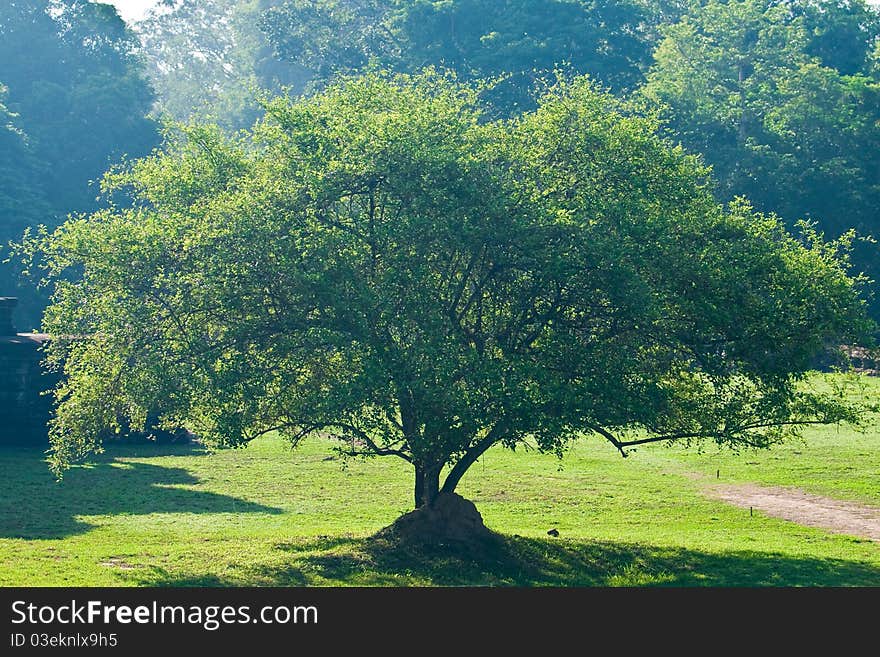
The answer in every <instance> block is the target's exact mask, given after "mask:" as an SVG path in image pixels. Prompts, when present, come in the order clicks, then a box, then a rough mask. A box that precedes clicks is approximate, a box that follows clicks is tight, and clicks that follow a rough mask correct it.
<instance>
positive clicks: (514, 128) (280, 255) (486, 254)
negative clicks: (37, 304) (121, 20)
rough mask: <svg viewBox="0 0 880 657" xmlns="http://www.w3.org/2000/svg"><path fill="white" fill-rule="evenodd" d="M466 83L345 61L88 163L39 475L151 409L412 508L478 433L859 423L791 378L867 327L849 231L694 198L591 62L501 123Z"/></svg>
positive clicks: (50, 251)
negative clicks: (252, 114)
mask: <svg viewBox="0 0 880 657" xmlns="http://www.w3.org/2000/svg"><path fill="white" fill-rule="evenodd" d="M478 98H479V95H478V93H477V92H476V91H475V90H473V89H472V88H471V87H469V86H467V85H461V84H459V83H457V82H454V81H452V80H450V79H448V78H446V77H444V76H442V75H438V74H435V73H427V74H425V75H422V76H419V77H416V78H410V77H396V78H388V77H385V76H373V75H371V76H366V77H363V78H355V79H345V80H343V81H341V82H338V83H334V84H332V85H331V86H330V87H329V88H328V89H327V90H326V91H324V92H322V93H320V94H317V95H315V96H312V97H310V98H308V99H305V100H300V101H296V102H291V101H288V100H284V99H278V100H275V101H273V102H271V103H269V104H268V105H267V107H266V112H267V118H266V120H265V121H263V122H262V123H260V124H259V125H258V126H257V127H256V128H255V129H254V130H253V131H252V132H251V133H248V134H244V135H240V136H238V137H236V138H235V139H229V138H224V137H223V136H222V135H221V133H220V131H219V130H218V129H216V128H211V127H209V126H195V127H190V128H187V129H185V130H183V131H181V132H180V133H179V134H177V135H176V137H174V138H173V139H172V140H171V141H170V142H169V143H168V144H166V146H165V148H164V149H163V150H162V151H161V152H159V153H157V154H155V155H154V156H152V157H149V158H146V159H142V160H140V161H137V162H135V163H133V164H132V165H131V166H130V167H129V168H128V169H127V170H125V171H121V172H117V173H116V174H114V175H111V176H109V177H108V178H107V179H106V181H105V184H106V186H107V187H108V188H109V189H112V190H115V191H116V193H117V194H119V193H121V192H122V191H127V192H128V193H129V194H130V195H131V200H132V203H133V205H132V207H130V208H129V209H120V208H115V207H110V208H108V209H105V210H102V211H100V212H97V213H95V214H93V215H91V216H88V217H82V218H79V219H77V220H75V221H70V222H68V223H67V224H65V225H64V226H63V227H61V228H60V229H59V230H57V231H56V232H55V233H53V234H51V235H46V236H45V237H44V238H43V239H42V241H41V242H40V244H39V250H40V251H41V253H42V255H43V257H44V258H45V261H46V264H47V266H48V268H49V274H50V276H51V277H52V278H53V279H54V280H56V281H58V287H57V290H56V292H55V297H54V303H53V305H52V306H51V308H50V309H49V312H48V315H47V328H48V329H49V330H50V331H51V332H53V333H54V334H56V335H65V336H79V337H78V338H77V339H71V340H56V341H55V342H53V343H52V351H51V356H52V358H53V360H54V362H55V363H57V364H63V367H64V370H65V372H66V374H67V381H66V383H64V384H63V385H62V386H61V387H60V388H59V390H58V401H59V407H58V415H57V419H56V420H55V422H54V424H53V426H52V432H51V434H52V443H53V454H54V455H53V459H54V464H55V467H56V468H58V469H62V468H63V467H64V466H66V465H68V464H69V463H70V462H71V461H73V460H75V459H78V458H81V457H83V456H85V455H86V454H88V453H90V452H91V451H93V450H95V449H99V446H100V445H99V436H101V435H102V434H104V433H105V432H106V431H107V430H108V429H112V428H113V427H115V426H118V425H119V422H120V420H121V419H122V418H125V419H126V421H128V420H130V421H132V422H133V423H134V424H135V425H137V424H138V423H139V422H140V423H142V422H143V421H144V419H145V417H146V415H147V413H148V412H149V411H150V410H151V409H156V408H161V409H162V410H163V411H164V412H165V414H166V417H167V419H168V421H169V422H171V423H174V424H183V425H185V426H187V427H188V428H190V429H192V430H194V431H195V432H197V433H198V434H199V435H200V436H203V437H204V438H205V439H206V440H209V441H211V442H213V443H214V444H219V445H240V444H244V443H246V442H247V441H249V440H251V439H252V438H254V437H255V436H257V435H260V434H261V433H263V432H267V431H270V430H279V431H281V432H282V433H284V434H285V435H287V436H288V437H290V438H291V439H292V440H293V441H294V442H295V441H296V440H298V439H299V438H301V437H303V436H305V435H309V434H311V433H313V432H322V433H326V434H329V435H332V436H335V437H337V438H339V440H340V441H341V445H342V447H341V449H342V451H343V452H344V453H347V454H352V455H356V454H366V455H370V454H373V455H394V456H398V457H401V458H403V459H405V460H406V461H408V462H410V463H411V464H412V465H413V467H414V470H415V479H416V485H415V500H416V504H417V506H418V505H424V504H427V503H429V502H430V501H431V500H432V499H434V497H435V496H436V495H437V494H438V492H439V491H441V490H445V491H451V490H453V489H454V488H455V486H456V484H457V482H458V480H459V479H460V477H461V475H462V474H463V473H464V472H465V471H466V470H467V468H468V467H469V466H470V465H472V464H473V463H474V462H475V460H476V459H477V458H478V457H479V456H480V455H481V454H482V453H483V452H485V450H486V449H488V447H490V446H491V445H493V444H496V443H503V444H505V445H508V446H510V447H515V446H517V445H521V444H531V445H533V446H537V447H538V448H539V449H541V450H545V451H554V452H561V451H562V450H563V449H564V447H565V445H566V443H567V442H568V440H569V439H570V438H572V437H573V436H575V435H577V434H578V433H580V432H587V433H594V434H598V435H601V436H603V437H604V438H606V439H607V440H609V441H611V442H612V443H613V444H614V445H615V446H617V447H618V448H619V449H620V450H621V451H622V452H623V451H625V449H626V448H627V447H628V446H630V445H634V444H639V443H641V442H645V441H652V440H669V439H677V440H681V441H690V440H697V439H700V438H708V439H712V440H715V441H717V442H719V443H723V444H730V445H733V446H742V445H750V446H761V445H767V444H770V443H772V442H773V441H775V440H777V439H779V438H781V437H782V436H784V435H786V434H787V433H788V431H789V430H790V429H791V428H792V427H795V426H797V425H798V424H800V423H811V422H835V421H838V420H856V419H857V417H858V415H857V412H856V410H855V409H853V408H852V407H850V406H848V405H847V404H846V403H845V402H844V401H843V400H842V399H840V398H837V397H835V396H834V395H832V394H820V393H818V392H808V391H805V390H802V389H800V388H798V383H799V382H800V381H801V379H802V378H803V375H804V373H805V372H806V371H807V370H808V369H809V367H810V365H811V362H812V359H813V357H814V356H815V355H816V354H817V353H819V352H820V351H821V350H822V349H823V348H824V347H825V346H826V345H828V344H839V343H840V341H842V340H856V339H859V338H860V337H862V335H863V332H864V331H865V330H866V329H867V326H868V325H867V322H866V321H865V320H864V317H863V308H862V302H861V301H860V300H859V298H858V295H857V289H856V287H857V286H856V283H855V282H854V281H853V280H852V279H850V278H849V277H848V276H847V274H846V271H845V251H846V246H847V245H846V241H845V240H844V241H841V242H835V243H824V242H823V241H822V240H821V239H820V238H819V236H818V235H816V234H815V233H812V232H810V231H809V230H806V231H805V232H804V234H803V235H802V237H801V238H795V237H792V236H791V235H789V234H787V233H786V232H785V230H784V229H783V227H782V226H781V224H780V223H779V221H778V220H777V219H776V218H774V217H773V216H771V215H765V214H759V213H755V212H753V211H752V210H751V208H749V206H748V205H747V204H746V203H745V202H743V201H739V202H736V203H733V204H731V205H729V206H722V205H719V204H717V203H716V202H715V201H714V200H713V198H712V195H711V191H710V189H711V188H710V185H709V181H708V177H707V171H706V170H705V169H704V167H703V166H702V165H701V164H700V163H699V161H698V160H697V159H696V158H694V157H692V156H689V155H686V154H685V153H683V152H682V151H681V150H680V149H678V148H673V147H672V146H671V145H670V144H669V143H668V142H667V141H665V140H663V139H662V138H661V137H659V136H658V135H657V131H658V128H659V126H658V123H657V121H656V119H655V118H653V117H652V116H651V115H650V114H646V113H645V112H644V111H643V110H642V109H640V108H639V106H637V105H634V104H629V103H625V102H622V101H620V100H617V99H615V98H614V97H613V96H610V95H608V94H606V93H603V92H601V91H599V90H597V89H596V87H595V86H594V85H593V84H592V83H590V82H589V81H587V80H584V79H577V80H574V81H570V82H559V83H558V84H557V85H555V86H554V87H553V88H552V89H551V90H550V91H549V92H548V93H547V94H546V95H545V96H544V97H543V98H542V99H541V101H540V107H539V109H538V110H536V111H534V112H530V113H527V114H525V115H523V116H522V117H520V118H515V119H509V120H486V119H485V118H484V117H482V116H481V104H480V102H479V99H478ZM68 272H76V274H77V276H76V277H75V278H74V279H72V280H70V281H67V280H66V278H65V277H66V275H67V274H68ZM446 467H448V468H449V470H447V471H446V472H447V474H446V477H445V480H444V481H443V482H442V483H441V480H440V475H441V471H443V469H444V468H446Z"/></svg>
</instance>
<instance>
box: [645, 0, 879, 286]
mask: <svg viewBox="0 0 880 657" xmlns="http://www.w3.org/2000/svg"><path fill="white" fill-rule="evenodd" d="M878 28H880V25H878V14H877V12H876V11H875V10H872V9H868V8H867V7H866V6H865V5H864V3H862V2H860V1H859V0H854V1H853V2H845V3H838V2H825V1H822V2H783V3H780V2H774V1H770V0H730V1H724V2H722V1H720V0H710V1H709V2H706V3H701V4H699V5H694V6H693V7H692V9H691V11H690V12H689V13H688V14H686V15H685V16H684V17H683V18H682V20H681V21H680V22H678V23H676V24H674V25H671V26H668V27H666V28H665V30H664V34H665V39H664V40H663V41H662V42H661V43H660V45H659V46H658V48H657V51H656V53H655V65H654V68H653V69H652V70H651V72H650V73H649V76H648V84H647V85H646V87H645V89H644V93H645V94H646V95H647V96H649V97H651V98H654V99H656V100H659V101H660V102H662V103H663V104H664V106H665V108H666V110H665V120H666V124H667V125H668V126H669V128H670V130H671V132H672V133H673V135H674V136H675V138H676V139H678V140H680V141H681V143H682V144H684V145H685V147H686V148H688V149H689V150H691V151H692V152H698V153H702V154H703V155H704V157H705V159H706V162H707V163H709V164H711V165H712V167H713V172H714V175H715V177H716V178H717V180H718V184H719V194H720V196H721V198H722V199H731V198H733V197H735V196H736V195H740V194H743V195H746V196H748V198H749V199H751V200H752V202H754V203H755V205H756V206H757V207H758V208H759V209H761V210H764V211H771V210H772V211H774V212H777V213H778V214H780V215H781V216H782V217H783V218H784V219H786V220H787V221H788V223H789V226H792V225H793V224H794V222H795V221H797V220H800V219H804V218H806V219H810V220H814V221H817V222H819V224H820V226H821V227H822V229H823V230H824V231H826V232H827V233H829V234H830V235H839V234H842V233H843V232H845V231H847V230H848V229H850V228H853V227H855V228H857V229H858V230H859V232H860V233H861V234H862V235H873V236H875V237H876V236H877V233H878V230H880V214H878V208H880V79H878V78H877V77H876V76H874V75H872V74H871V73H870V70H869V69H870V66H869V62H870V60H871V52H872V50H873V47H874V44H875V43H877V38H878V35H880V31H878ZM859 247H860V248H859V250H858V257H857V258H856V262H857V264H858V265H859V267H860V268H862V269H866V270H868V271H869V273H871V274H872V276H874V277H876V275H878V274H880V269H878V268H877V265H876V263H877V261H878V255H880V253H878V251H877V249H876V247H874V246H870V245H868V244H860V245H859Z"/></svg>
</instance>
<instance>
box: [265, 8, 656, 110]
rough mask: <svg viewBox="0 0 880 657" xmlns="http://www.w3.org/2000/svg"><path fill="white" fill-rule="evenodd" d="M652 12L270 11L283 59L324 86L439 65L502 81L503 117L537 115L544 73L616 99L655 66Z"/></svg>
mask: <svg viewBox="0 0 880 657" xmlns="http://www.w3.org/2000/svg"><path fill="white" fill-rule="evenodd" d="M649 13H650V12H649V11H648V10H647V8H646V7H645V6H643V5H642V4H641V3H640V2H638V1H636V0H627V1H625V2H620V1H614V2H611V1H609V0H589V1H584V0H551V1H549V2H548V1H547V0H516V1H512V0H453V1H451V2H432V1H427V0H406V1H403V2H389V1H388V0H293V1H288V2H285V3H281V4H279V6H277V7H273V8H271V9H270V10H269V11H267V12H265V14H264V15H263V19H262V26H263V29H264V30H265V32H266V33H267V34H268V36H269V39H270V41H271V43H272V44H273V46H274V48H275V51H276V53H277V55H278V57H279V58H281V59H283V60H285V61H291V62H297V63H299V64H301V65H303V66H305V67H306V68H308V69H309V70H311V71H312V72H313V75H314V77H315V79H316V81H317V82H318V83H319V84H320V83H326V81H328V80H331V79H332V78H333V76H335V75H338V74H351V73H356V72H359V71H363V70H366V69H368V68H369V67H371V66H377V65H378V66H381V67H384V68H389V69H393V70H397V71H408V72H415V71H419V70H421V69H422V68H424V67H426V66H442V67H444V68H447V69H449V70H452V71H455V72H456V74H457V75H458V76H459V77H460V78H462V79H483V78H498V79H499V80H500V81H499V82H498V84H496V86H495V87H494V89H493V91H492V92H491V94H489V97H491V99H492V101H493V104H494V105H495V106H496V107H497V109H498V110H499V111H501V112H505V113H516V112H520V111H524V110H527V109H531V108H533V107H534V94H535V88H536V86H537V85H538V84H539V82H540V81H542V79H543V76H544V75H545V74H546V73H547V72H552V71H553V70H554V69H555V68H556V67H558V66H565V67H567V68H568V69H569V70H571V71H573V72H577V73H589V74H590V75H592V76H593V77H594V78H596V79H597V80H599V81H601V82H602V83H604V84H605V85H607V86H609V87H612V88H614V89H615V90H618V91H625V90H630V89H632V88H634V87H635V86H637V85H638V84H639V83H640V82H641V81H642V72H643V70H644V69H645V68H647V65H648V63H649V61H650V52H651V43H650V38H651V36H652V30H649V29H648V28H647V24H648V23H649Z"/></svg>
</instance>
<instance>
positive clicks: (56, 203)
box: [0, 0, 159, 328]
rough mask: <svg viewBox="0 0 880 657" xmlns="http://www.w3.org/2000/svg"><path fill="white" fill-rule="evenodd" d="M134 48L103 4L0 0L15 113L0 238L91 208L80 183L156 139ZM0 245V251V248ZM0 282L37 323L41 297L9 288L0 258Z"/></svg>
mask: <svg viewBox="0 0 880 657" xmlns="http://www.w3.org/2000/svg"><path fill="white" fill-rule="evenodd" d="M136 49H137V41H136V39H135V38H134V37H133V35H132V33H131V32H130V31H129V30H128V28H127V27H126V25H125V23H124V22H123V21H122V20H121V19H120V18H119V16H118V15H117V14H116V11H115V10H114V9H113V7H111V6H110V5H106V4H96V3H91V2H87V1H86V0H10V1H9V2H4V3H2V4H0V83H2V85H4V87H5V92H4V102H5V105H6V107H7V108H8V111H9V112H11V113H14V114H15V117H14V121H13V123H12V125H13V126H14V128H15V130H14V133H15V134H13V133H11V132H9V131H6V132H4V133H3V135H0V140H4V142H5V143H4V144H3V149H2V150H0V167H2V171H3V173H4V174H5V175H3V176H0V245H3V246H5V244H6V243H7V242H8V241H9V240H15V239H19V238H20V237H21V232H22V230H23V229H24V228H25V227H28V226H36V225H37V224H38V223H42V224H47V225H51V226H54V225H57V224H58V223H60V222H61V221H62V220H63V219H64V217H65V216H66V215H67V214H68V213H69V212H82V211H87V210H92V209H95V208H96V207H97V204H96V203H95V196H97V193H98V189H97V187H91V186H90V182H91V181H96V180H99V179H100V178H101V176H102V175H103V174H104V172H105V171H106V170H107V169H108V168H109V167H110V166H111V165H112V164H114V163H115V162H117V161H119V160H120V159H121V158H122V157H123V156H124V155H126V154H129V155H131V156H134V157H140V156H142V155H145V154H147V153H149V152H150V150H151V149H152V148H153V147H154V146H155V145H157V144H158V142H159V133H158V130H157V127H156V124H155V123H154V122H153V121H152V120H150V119H148V118H147V116H146V115H147V114H148V113H149V112H150V110H151V109H152V103H153V93H152V90H151V88H150V86H149V84H148V83H147V82H146V80H145V78H144V76H143V75H142V73H141V69H140V64H139V62H138V60H137V57H136V54H135V51H136ZM0 121H4V122H5V119H3V118H2V117H0ZM10 140H11V142H13V143H12V144H11V145H10V146H9V150H7V149H6V146H7V144H8V143H9V141H10ZM9 158H11V160H12V163H9V164H7V163H6V162H7V161H8V160H9ZM2 253H3V255H2V257H0V260H2V259H3V258H5V257H6V255H8V253H7V252H6V251H5V250H3V252H2ZM0 287H2V288H3V289H2V291H0V293H2V294H5V295H9V294H15V292H16V290H17V289H19V290H20V296H21V297H23V298H22V301H23V303H22V311H23V312H22V314H23V315H24V321H25V322H26V324H27V325H28V326H27V327H28V328H31V327H36V326H38V325H39V316H40V313H41V310H42V303H43V301H44V300H42V299H40V298H38V297H37V296H35V294H34V291H33V289H32V288H23V289H22V288H19V281H18V278H17V276H16V274H15V273H14V271H13V269H12V268H11V267H9V266H7V265H2V266H0Z"/></svg>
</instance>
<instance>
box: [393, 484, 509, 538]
mask: <svg viewBox="0 0 880 657" xmlns="http://www.w3.org/2000/svg"><path fill="white" fill-rule="evenodd" d="M377 536H378V537H381V538H386V539H392V540H396V541H400V542H403V543H482V542H485V541H488V540H489V539H491V538H492V537H493V536H494V534H492V532H490V531H489V529H488V528H487V527H486V525H485V524H483V516H481V515H480V512H479V511H477V507H476V506H475V505H474V503H473V502H471V501H470V500H466V499H465V498H463V497H462V496H461V495H458V494H457V493H440V494H439V495H438V496H437V498H436V499H435V500H434V501H433V502H432V503H431V504H429V505H427V506H423V507H420V508H418V509H416V510H414V511H410V512H409V513H406V514H404V515H402V516H400V517H399V518H398V519H397V520H395V521H394V522H393V523H392V524H391V525H390V526H388V527H386V528H385V529H383V530H382V531H381V532H379V534H378V535H377Z"/></svg>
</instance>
